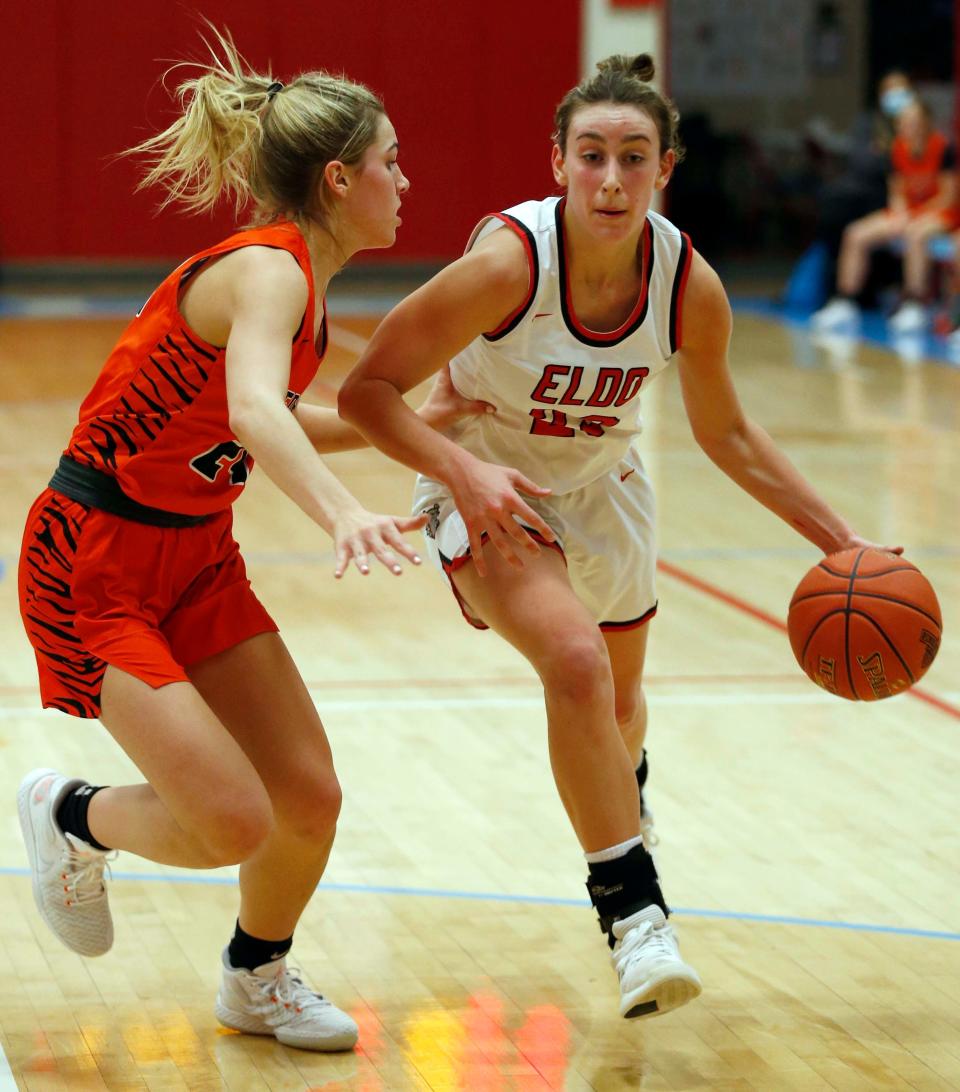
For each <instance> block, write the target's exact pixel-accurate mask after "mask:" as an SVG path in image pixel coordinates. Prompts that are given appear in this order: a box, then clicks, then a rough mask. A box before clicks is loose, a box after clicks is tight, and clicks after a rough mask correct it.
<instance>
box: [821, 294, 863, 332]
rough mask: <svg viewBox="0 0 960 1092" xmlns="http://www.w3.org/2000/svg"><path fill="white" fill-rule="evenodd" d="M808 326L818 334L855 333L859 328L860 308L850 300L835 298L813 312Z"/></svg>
mask: <svg viewBox="0 0 960 1092" xmlns="http://www.w3.org/2000/svg"><path fill="white" fill-rule="evenodd" d="M810 326H811V328H812V329H813V330H816V331H817V332H820V333H825V332H833V331H839V330H844V331H854V332H855V331H856V330H858V329H859V327H860V308H859V307H857V305H856V304H855V303H854V302H853V301H852V300H847V299H841V298H839V297H838V298H835V299H832V300H831V301H830V302H829V303H828V304H827V305H826V307H821V308H820V310H819V311H814V313H813V314H812V315H811V316H810Z"/></svg>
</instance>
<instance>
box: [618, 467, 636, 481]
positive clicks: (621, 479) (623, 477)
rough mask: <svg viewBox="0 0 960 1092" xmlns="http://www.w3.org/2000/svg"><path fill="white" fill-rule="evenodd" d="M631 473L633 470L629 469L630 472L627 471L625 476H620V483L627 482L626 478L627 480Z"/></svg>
mask: <svg viewBox="0 0 960 1092" xmlns="http://www.w3.org/2000/svg"><path fill="white" fill-rule="evenodd" d="M632 473H633V470H632V469H631V470H628V471H627V472H626V474H621V475H620V481H622V482H625V481H626V480H627V478H629V477H630V475H631V474H632Z"/></svg>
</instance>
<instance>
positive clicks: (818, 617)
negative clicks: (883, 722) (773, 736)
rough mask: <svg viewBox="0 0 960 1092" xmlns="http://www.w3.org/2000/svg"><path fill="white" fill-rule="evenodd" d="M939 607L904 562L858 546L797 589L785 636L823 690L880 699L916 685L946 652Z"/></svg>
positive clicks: (835, 557)
mask: <svg viewBox="0 0 960 1092" xmlns="http://www.w3.org/2000/svg"><path fill="white" fill-rule="evenodd" d="M941 630H942V625H941V620H940V604H939V603H938V602H937V596H936V594H935V593H934V590H933V588H932V587H931V586H930V582H929V581H928V580H927V578H926V577H925V576H924V575H923V573H922V572H920V570H919V569H918V568H917V567H916V566H915V565H911V564H910V562H909V561H907V560H906V558H903V557H898V556H897V555H896V554H891V553H887V552H886V551H885V550H876V549H867V548H854V549H852V550H843V551H841V552H840V553H837V554H831V555H830V556H829V557H825V558H824V559H823V561H821V562H820V563H819V564H818V565H814V567H813V568H812V569H811V570H810V571H809V572H808V573H807V575H806V576H805V577H804V578H803V579H802V580H801V581H800V583H799V584H798V585H797V590H796V591H795V592H794V593H793V599H791V601H790V612H789V615H788V616H787V631H788V633H789V635H790V645H791V647H792V648H793V654H794V655H795V656H796V658H797V662H798V663H799V664H800V666H801V667H802V668H803V670H804V671H805V672H806V673H807V675H809V676H810V678H811V679H813V681H814V682H815V683H816V684H817V686H822V687H823V689H824V690H829V691H830V693H831V694H837V695H839V696H840V697H841V698H848V699H849V700H851V701H878V700H879V699H880V698H889V697H892V696H893V695H894V694H899V693H901V692H902V691H904V690H907V689H908V688H909V687H911V686H913V684H914V683H915V682H917V680H918V679H920V678H921V677H922V676H923V675H924V674H925V672H926V670H927V668H928V667H929V666H930V665H931V664H932V663H933V660H934V657H935V656H936V655H937V649H938V648H939V647H940V633H941Z"/></svg>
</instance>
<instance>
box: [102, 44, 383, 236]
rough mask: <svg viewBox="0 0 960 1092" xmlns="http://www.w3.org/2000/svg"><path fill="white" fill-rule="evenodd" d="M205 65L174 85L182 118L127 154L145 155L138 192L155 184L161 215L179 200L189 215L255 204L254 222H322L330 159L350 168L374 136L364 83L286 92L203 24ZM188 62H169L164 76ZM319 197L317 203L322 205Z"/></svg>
mask: <svg viewBox="0 0 960 1092" xmlns="http://www.w3.org/2000/svg"><path fill="white" fill-rule="evenodd" d="M208 25H209V26H210V30H211V31H212V33H213V35H214V37H215V40H216V45H211V43H210V42H209V41H207V39H206V38H204V39H203V41H204V45H206V47H207V49H208V50H209V51H210V58H211V59H210V63H208V64H203V65H199V66H198V67H200V68H201V73H200V75H198V76H196V77H194V78H192V79H188V80H185V81H184V82H183V83H181V84H180V86H179V87H178V88H177V91H176V96H177V99H178V100H179V102H180V105H181V115H180V117H178V118H177V119H176V121H174V122H173V124H172V125H170V126H169V127H168V128H167V129H165V130H164V131H163V132H162V133H158V134H157V135H156V136H153V137H150V138H148V139H147V140H144V141H142V142H141V143H140V144H138V145H136V147H134V148H130V149H129V150H128V151H127V152H124V153H122V154H124V155H134V154H143V155H146V156H147V157H148V169H147V171H146V174H145V175H144V178H143V179H142V181H141V182H140V185H139V187H138V188H140V189H143V188H146V187H148V186H153V185H159V186H161V187H162V188H163V189H164V190H165V191H166V194H165V197H164V199H163V201H162V202H161V208H163V207H165V206H167V205H169V204H171V203H173V202H178V203H180V204H182V205H184V206H185V207H186V208H187V209H189V210H190V211H193V212H203V211H207V210H209V209H212V208H213V207H214V206H215V205H216V204H217V203H218V202H219V201H220V200H221V199H223V198H228V199H232V201H233V204H234V206H235V209H236V210H237V211H238V212H239V210H240V209H241V208H242V207H243V206H244V205H246V204H247V203H248V202H250V201H253V203H254V204H255V206H256V213H257V215H256V219H257V220H258V221H263V220H269V219H273V218H275V217H277V216H279V215H288V216H294V217H297V216H313V217H319V218H321V219H322V214H323V208H322V194H320V192H319V190H320V186H319V183H320V181H321V179H322V176H323V169H324V167H326V165H327V163H329V162H330V161H331V160H334V159H339V160H341V161H342V162H344V163H356V162H358V161H359V159H360V158H361V157H362V155H363V153H364V152H365V151H366V149H367V148H368V147H369V146H370V144H371V143H372V142H373V140H374V138H375V136H376V129H377V123H378V121H379V118H380V117H381V115H382V114H383V112H384V110H383V103H382V102H381V101H380V99H379V98H378V97H377V96H376V95H375V94H374V93H373V92H372V91H370V90H369V88H367V87H364V86H363V85H362V84H358V83H354V82H353V81H351V80H348V79H346V78H345V77H342V76H333V75H330V74H328V73H326V72H306V73H302V74H301V75H299V76H297V77H296V78H295V79H294V80H292V81H291V82H290V83H289V84H287V85H284V84H282V83H280V82H279V81H278V80H275V79H274V76H273V75H272V74H271V73H270V72H269V71H268V72H266V73H258V72H255V71H253V69H252V68H251V67H250V66H249V64H247V62H246V61H245V60H244V58H243V57H242V56H241V54H240V53H239V51H238V50H237V48H236V46H235V45H234V42H233V39H232V37H231V36H230V33H229V31H224V32H223V33H221V32H220V31H218V30H217V29H216V27H214V26H213V25H212V24H208ZM187 66H190V67H194V66H192V65H189V62H182V63H181V64H178V65H175V66H174V67H173V68H172V69H170V70H169V71H168V73H167V75H168V76H169V75H170V73H171V72H174V71H176V70H177V69H179V68H182V67H187ZM318 200H319V204H318Z"/></svg>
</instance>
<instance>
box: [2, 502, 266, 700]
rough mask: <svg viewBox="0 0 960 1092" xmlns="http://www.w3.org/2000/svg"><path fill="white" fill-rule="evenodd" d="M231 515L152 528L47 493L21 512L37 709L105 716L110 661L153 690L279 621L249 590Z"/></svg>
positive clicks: (24, 612) (22, 588)
mask: <svg viewBox="0 0 960 1092" xmlns="http://www.w3.org/2000/svg"><path fill="white" fill-rule="evenodd" d="M232 524H233V513H232V512H231V511H230V510H229V509H227V510H226V511H224V512H218V513H216V514H215V515H213V516H211V517H210V519H209V520H207V521H205V522H204V523H201V524H198V525H196V526H193V527H176V528H172V527H152V526H148V525H147V524H143V523H137V522H134V521H133V520H129V519H123V518H121V517H120V516H115V515H111V514H110V513H108V512H103V511H101V510H100V509H97V508H88V507H87V506H86V505H83V504H80V503H79V502H77V501H73V500H70V499H68V498H67V497H64V496H63V495H62V494H60V493H57V492H54V491H53V490H52V489H47V490H45V491H44V492H43V493H41V495H40V496H39V497H38V498H37V500H36V502H35V503H34V505H33V507H32V508H31V509H30V514H29V516H28V517H27V526H26V530H25V531H24V536H23V546H22V548H21V551H20V571H19V592H20V613H21V616H22V618H23V624H24V626H25V627H26V630H27V636H28V637H29V639H30V643H31V644H32V645H33V648H34V651H35V653H36V657H37V667H38V670H39V673H40V697H41V700H42V702H43V705H44V707H49V708H54V709H61V710H62V711H63V712H65V713H71V714H73V715H74V716H77V717H98V716H99V715H100V689H101V686H102V684H103V676H104V672H105V671H106V668H107V664H113V665H114V666H115V667H118V668H120V669H122V670H123V671H126V672H129V674H131V675H134V676H136V677H137V678H138V679H142V680H143V681H144V682H146V683H148V684H149V685H150V686H153V687H160V686H164V685H165V684H166V683H171V682H183V681H186V680H187V679H188V674H187V668H189V667H190V666H191V665H193V664H196V663H199V662H200V661H201V660H205V659H207V657H209V656H214V655H216V654H217V653H218V652H223V651H225V650H226V649H228V648H233V647H234V646H235V645H237V644H239V643H240V642H241V641H245V640H246V639H247V638H249V637H253V636H255V635H256V634H258V633H275V632H276V630H277V626H276V624H275V623H274V621H273V619H272V618H271V617H270V615H269V614H268V613H267V611H266V609H265V608H264V607H263V605H262V604H261V603H260V601H259V600H258V599H257V597H256V596H255V595H254V594H253V591H252V589H251V587H250V581H249V580H248V579H247V573H246V568H245V567H244V563H243V558H242V557H241V556H240V550H239V547H238V546H237V543H236V541H235V540H234V537H233V532H232Z"/></svg>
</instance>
